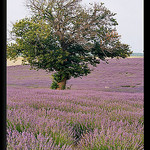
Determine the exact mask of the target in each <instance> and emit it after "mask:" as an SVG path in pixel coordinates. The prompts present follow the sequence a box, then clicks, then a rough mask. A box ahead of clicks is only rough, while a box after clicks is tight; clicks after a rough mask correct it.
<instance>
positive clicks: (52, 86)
mask: <svg viewBox="0 0 150 150" xmlns="http://www.w3.org/2000/svg"><path fill="white" fill-rule="evenodd" d="M57 83H58V82H56V81H55V80H53V82H52V84H51V89H57V88H58V84H57Z"/></svg>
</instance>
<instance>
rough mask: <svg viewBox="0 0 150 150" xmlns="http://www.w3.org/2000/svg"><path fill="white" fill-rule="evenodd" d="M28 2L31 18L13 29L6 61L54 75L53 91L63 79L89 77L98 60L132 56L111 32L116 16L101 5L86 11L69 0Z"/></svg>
mask: <svg viewBox="0 0 150 150" xmlns="http://www.w3.org/2000/svg"><path fill="white" fill-rule="evenodd" d="M30 2H31V4H30V5H29V8H30V9H31V10H32V11H33V16H32V17H30V18H25V19H22V20H19V21H18V22H16V23H15V24H14V25H13V29H12V31H11V35H12V37H13V39H15V43H14V42H13V43H8V45H7V58H10V59H16V58H17V57H18V56H20V55H21V56H22V57H23V58H24V59H23V64H25V63H26V62H28V63H29V64H30V66H31V68H32V69H37V70H38V69H44V70H46V71H48V72H51V71H55V72H56V73H54V74H53V77H54V81H53V83H52V85H51V88H52V89H56V88H57V86H58V84H57V83H59V82H61V81H62V80H63V79H64V78H65V79H67V80H69V79H70V78H71V77H74V78H77V77H82V76H86V75H88V74H89V73H90V72H91V69H90V68H89V64H90V65H93V66H95V67H96V64H99V63H100V59H101V60H105V58H106V57H112V58H114V57H122V58H125V57H127V56H129V55H130V54H131V51H130V49H129V45H127V44H122V43H121V42H120V36H119V35H118V34H117V32H116V30H115V28H114V27H115V26H116V25H117V24H118V23H117V21H116V19H114V18H113V16H114V15H115V14H114V13H111V12H110V11H109V10H108V9H107V8H106V7H104V6H103V4H102V3H101V4H100V5H99V4H95V6H93V7H90V8H88V9H87V8H86V9H87V10H86V9H85V8H83V7H81V6H80V5H79V4H78V2H77V1H71V0H69V1H67V2H65V1H64V0H63V1H56V0H54V1H52V2H51V3H50V2H49V3H46V1H34V2H33V3H32V0H31V1H30ZM37 10H38V11H37ZM73 10H74V11H73ZM68 14H70V15H68ZM70 16H74V17H70ZM97 58H99V59H97Z"/></svg>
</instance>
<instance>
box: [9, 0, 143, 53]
mask: <svg viewBox="0 0 150 150" xmlns="http://www.w3.org/2000/svg"><path fill="white" fill-rule="evenodd" d="M25 1H26V0H7V30H8V31H10V30H11V28H12V24H11V22H13V23H14V22H15V21H17V20H19V19H22V18H24V17H26V16H28V15H29V11H28V10H27V8H26V7H25ZM92 2H103V3H104V5H105V6H106V7H107V8H108V9H109V10H111V11H112V12H114V13H117V15H116V16H115V18H116V19H117V22H118V24H119V25H118V26H117V31H118V33H119V34H120V35H121V41H122V42H123V43H125V44H129V45H130V47H131V50H132V51H133V52H135V53H138V52H140V53H142V52H143V50H144V46H143V0H83V3H86V4H88V3H92ZM8 37H9V35H8Z"/></svg>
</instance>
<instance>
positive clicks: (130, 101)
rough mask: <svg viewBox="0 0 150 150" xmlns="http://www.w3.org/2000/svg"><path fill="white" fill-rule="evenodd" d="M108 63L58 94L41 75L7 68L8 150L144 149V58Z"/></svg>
mask: <svg viewBox="0 0 150 150" xmlns="http://www.w3.org/2000/svg"><path fill="white" fill-rule="evenodd" d="M108 62H109V64H106V63H105V62H101V63H100V64H99V65H98V66H97V68H93V69H94V71H93V72H92V73H91V74H90V75H88V76H86V77H83V78H82V79H80V78H76V79H74V78H72V79H71V80H69V81H68V82H67V87H68V89H67V90H60V91H58V90H51V89H50V84H51V82H52V81H51V74H50V73H46V72H45V71H44V70H39V71H36V70H30V66H22V65H18V66H9V67H7V149H8V150H21V149H22V150H127V149H128V150H142V149H144V135H143V132H144V131H143V128H144V116H143V109H144V105H143V103H144V102H143V58H127V59H119V60H116V59H110V60H109V61H108Z"/></svg>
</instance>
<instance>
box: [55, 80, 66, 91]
mask: <svg viewBox="0 0 150 150" xmlns="http://www.w3.org/2000/svg"><path fill="white" fill-rule="evenodd" d="M66 81H67V79H66V78H65V79H63V80H62V81H61V82H59V83H58V86H59V87H58V88H57V90H64V89H65V88H66Z"/></svg>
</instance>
